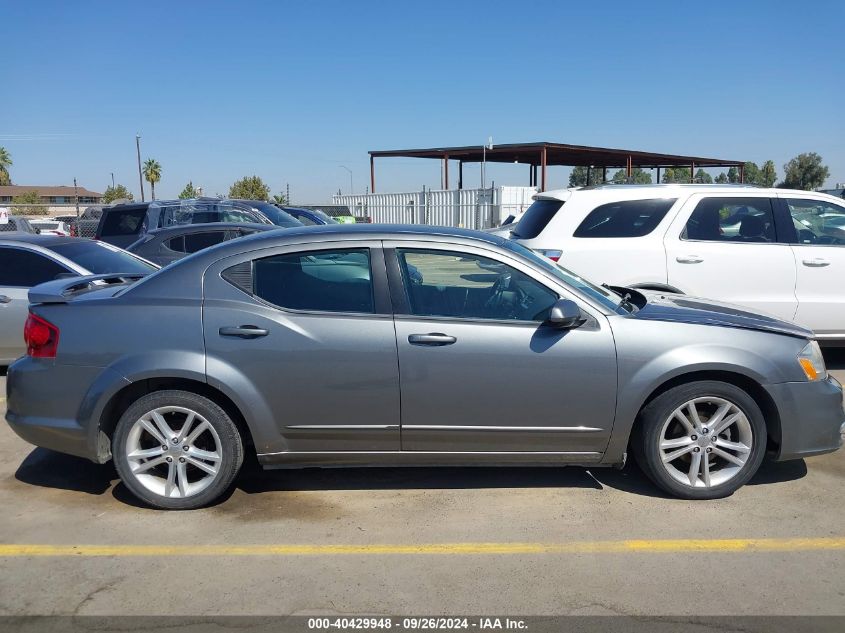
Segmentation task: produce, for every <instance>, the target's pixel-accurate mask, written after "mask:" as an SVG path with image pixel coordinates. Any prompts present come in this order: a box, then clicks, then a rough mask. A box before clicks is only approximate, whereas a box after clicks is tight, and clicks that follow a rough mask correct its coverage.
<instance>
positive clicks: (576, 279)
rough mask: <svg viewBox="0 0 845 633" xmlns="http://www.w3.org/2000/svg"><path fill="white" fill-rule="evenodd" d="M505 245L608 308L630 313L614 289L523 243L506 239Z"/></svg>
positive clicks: (621, 312) (620, 312)
mask: <svg viewBox="0 0 845 633" xmlns="http://www.w3.org/2000/svg"><path fill="white" fill-rule="evenodd" d="M504 246H505V248H508V249H510V250H512V251H514V252H515V253H517V254H519V255H522V256H523V257H525V258H526V259H530V260H531V261H532V262H534V263H535V264H537V265H538V266H540V267H541V268H542V269H543V270H545V271H547V272H550V273H551V274H552V275H554V276H555V277H557V278H558V279H560V280H561V281H562V282H564V283H565V284H566V285H567V286H571V287H572V288H575V289H576V290H578V291H580V292H581V293H583V294H585V295H587V296H589V297H590V298H591V299H594V300H595V301H597V302H598V303H600V304H601V305H603V306H604V307H605V308H607V309H608V310H611V311H613V312H617V313H619V314H628V312H629V310H627V309H625V308H624V307H621V306H620V302H621V301H622V297H620V296H619V295H618V294H616V293H615V292H613V291H612V290H610V289H607V288H604V287H602V286H596V285H595V284H593V283H592V282H589V281H587V280H586V279H584V278H583V277H580V276H578V275H576V274H575V273H573V272H572V271H570V270H567V269H566V268H564V267H563V266H560V265H558V264H556V263H555V262H553V261H552V260H550V259H549V258H548V257H543V256H542V255H540V254H538V253H536V252H534V251H532V250H531V249H530V248H525V247H524V246H522V245H521V244H517V243H516V242H513V241H511V240H505V243H504Z"/></svg>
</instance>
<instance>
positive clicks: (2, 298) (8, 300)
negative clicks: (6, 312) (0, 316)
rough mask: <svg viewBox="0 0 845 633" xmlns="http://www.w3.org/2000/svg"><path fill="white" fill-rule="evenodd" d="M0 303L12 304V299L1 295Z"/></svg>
mask: <svg viewBox="0 0 845 633" xmlns="http://www.w3.org/2000/svg"><path fill="white" fill-rule="evenodd" d="M0 303H12V298H11V297H7V296H6V295H0Z"/></svg>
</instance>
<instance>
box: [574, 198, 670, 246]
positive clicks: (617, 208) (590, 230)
mask: <svg viewBox="0 0 845 633" xmlns="http://www.w3.org/2000/svg"><path fill="white" fill-rule="evenodd" d="M675 200H677V198H672V199H666V198H660V199H655V200H622V201H619V202H611V203H610V204H603V205H601V206H600V207H596V208H595V209H593V210H592V211H590V214H589V215H588V216H587V217H586V218H585V219H584V221H583V222H581V225H580V226H579V227H578V228H577V229H575V233H573V237H642V236H643V235H648V234H649V233H651V232H652V231H653V230H654V229H655V228H656V227H657V225H658V224H660V221H661V220H662V219H663V218H664V217H666V213H667V212H668V211H669V209H671V208H672V205H673V204H675Z"/></svg>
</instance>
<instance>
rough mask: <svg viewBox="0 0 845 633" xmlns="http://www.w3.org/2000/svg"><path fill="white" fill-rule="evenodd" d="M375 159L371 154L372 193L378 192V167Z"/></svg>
mask: <svg viewBox="0 0 845 633" xmlns="http://www.w3.org/2000/svg"><path fill="white" fill-rule="evenodd" d="M375 160H376V159H375V157H374V156H373V155H372V154H370V193H375V192H376V166H375Z"/></svg>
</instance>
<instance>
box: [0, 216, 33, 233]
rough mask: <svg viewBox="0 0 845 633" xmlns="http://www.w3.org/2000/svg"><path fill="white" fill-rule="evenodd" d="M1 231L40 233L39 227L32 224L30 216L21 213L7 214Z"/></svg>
mask: <svg viewBox="0 0 845 633" xmlns="http://www.w3.org/2000/svg"><path fill="white" fill-rule="evenodd" d="M0 233H29V234H32V235H36V234H38V229H37V228H35V227H34V226H32V223H31V222H30V221H29V219H28V218H24V217H22V216H19V215H9V216H6V222H5V223H4V224H0Z"/></svg>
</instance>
